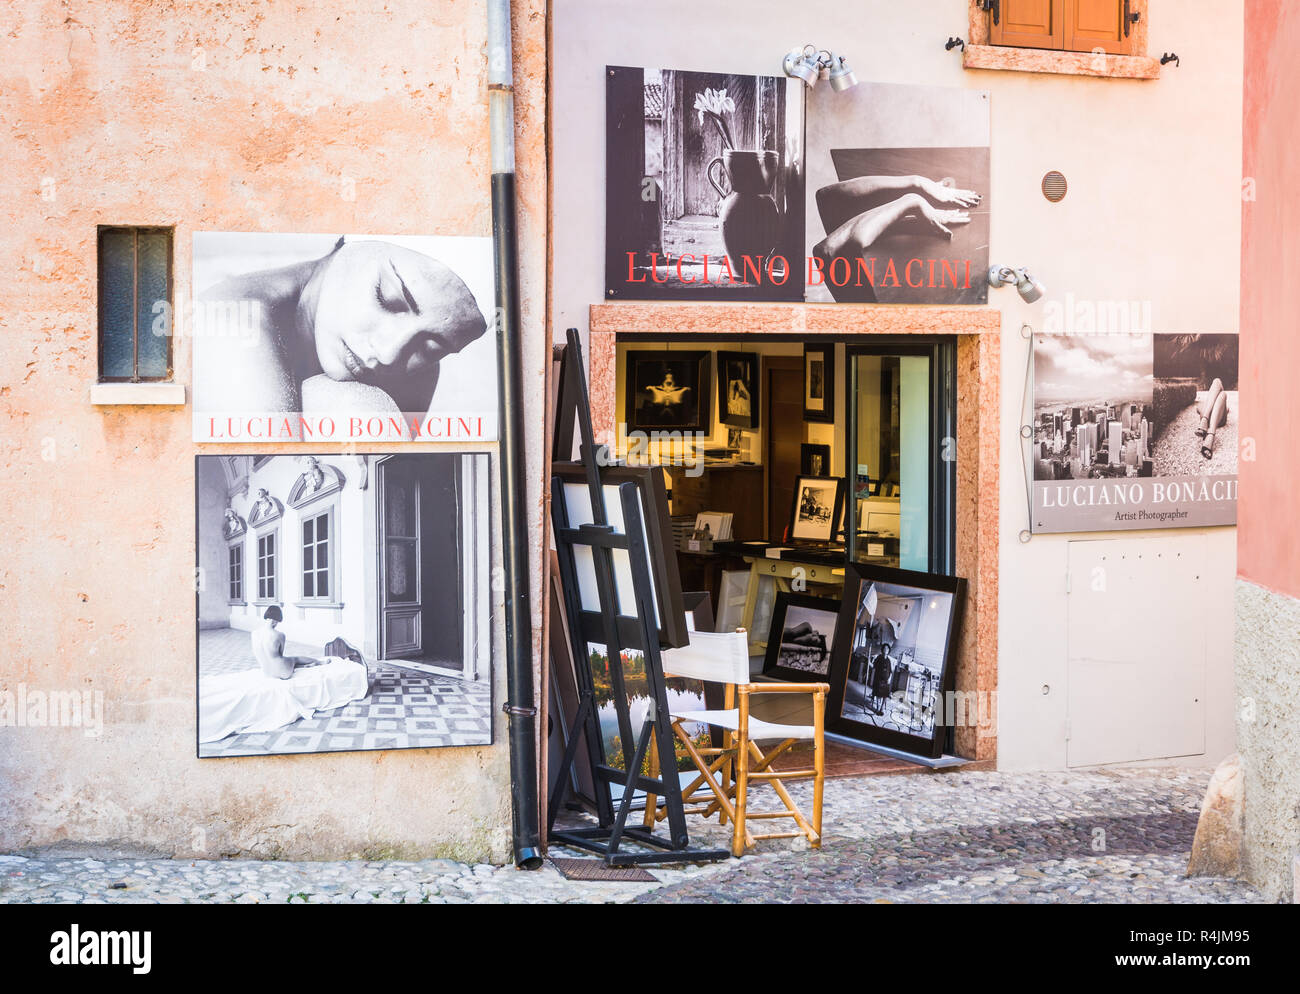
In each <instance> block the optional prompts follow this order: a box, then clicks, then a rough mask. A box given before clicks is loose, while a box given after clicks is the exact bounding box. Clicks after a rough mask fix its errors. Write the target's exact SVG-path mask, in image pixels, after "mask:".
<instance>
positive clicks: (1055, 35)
mask: <svg viewBox="0 0 1300 994" xmlns="http://www.w3.org/2000/svg"><path fill="white" fill-rule="evenodd" d="M982 6H983V8H984V9H985V10H987V11H988V19H989V27H988V30H989V44H991V45H1002V46H1005V47H1008V48H1042V49H1052V50H1056V51H1064V52H1104V53H1105V54H1107V55H1142V54H1144V53H1143V52H1142V51H1139V50H1138V38H1139V33H1138V31H1137V27H1138V25H1139V24H1140V23H1141V22H1142V20H1143V18H1145V17H1146V7H1147V5H1146V0H984V2H983V3H982Z"/></svg>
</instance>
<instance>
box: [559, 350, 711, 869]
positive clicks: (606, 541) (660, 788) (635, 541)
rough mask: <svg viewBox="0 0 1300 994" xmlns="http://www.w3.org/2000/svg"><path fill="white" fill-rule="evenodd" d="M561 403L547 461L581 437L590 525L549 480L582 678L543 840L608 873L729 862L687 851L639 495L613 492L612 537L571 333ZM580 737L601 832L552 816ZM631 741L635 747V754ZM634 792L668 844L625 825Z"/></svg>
mask: <svg viewBox="0 0 1300 994" xmlns="http://www.w3.org/2000/svg"><path fill="white" fill-rule="evenodd" d="M558 405H559V407H558V410H557V412H556V419H555V441H554V446H553V450H552V459H554V460H555V461H557V462H569V461H571V459H572V456H573V451H572V446H573V439H574V429H575V427H576V428H577V429H578V431H579V433H580V438H581V444H580V449H579V454H580V458H581V461H582V463H583V465H584V466H585V468H586V477H587V487H588V489H589V491H590V495H591V510H592V517H593V519H594V520H593V521H592V522H591V523H589V524H583V525H581V526H579V527H573V526H572V525H571V524H570V520H569V511H568V507H567V504H566V501H565V493H564V483H563V481H562V480H561V479H560V478H559V477H554V478H552V480H551V522H552V527H553V530H554V536H555V546H556V552H557V555H558V559H559V564H560V585H561V587H562V588H563V590H564V606H565V611H566V613H567V615H568V627H569V634H570V643H571V644H572V646H573V650H574V653H575V654H576V655H579V656H580V658H578V659H577V660H576V661H575V662H576V663H577V665H576V666H575V669H576V670H577V675H578V709H577V713H576V714H575V715H574V718H573V721H572V722H571V723H570V725H569V728H570V729H571V734H570V737H569V740H568V742H567V743H565V749H564V758H563V759H562V760H561V761H560V768H559V771H558V772H559V776H558V780H557V782H556V786H555V790H554V792H553V794H552V796H551V798H550V804H549V806H548V821H547V826H546V828H547V835H548V837H549V838H550V839H551V841H552V842H556V843H562V844H565V845H570V846H574V847H576V848H579V849H586V850H588V851H590V852H594V853H598V854H599V855H601V856H603V857H604V859H605V862H606V864H608V865H609V866H627V865H633V864H638V863H679V862H685V861H691V862H698V861H705V860H717V859H726V858H727V857H728V856H729V855H730V853H729V851H728V850H726V849H690V848H689V845H690V839H689V838H688V836H687V832H686V814H685V811H684V808H683V804H682V792H681V784H680V783H679V782H678V780H677V754H676V751H675V747H674V745H673V732H672V725H671V718H670V717H669V714H668V697H667V692H666V688H665V683H664V671H663V664H662V662H661V660H660V657H659V630H658V626H657V624H656V621H655V618H656V612H655V595H654V589H653V587H652V586H651V580H650V565H649V563H650V559H649V553H648V551H647V549H646V543H645V538H644V535H645V530H644V528H643V527H642V516H641V498H640V492H639V490H638V488H637V486H636V484H634V483H623V484H620V485H619V487H618V494H619V501H620V503H621V506H622V511H623V523H624V533H623V534H618V533H616V532H615V531H614V529H613V527H612V526H611V525H610V524H609V523H608V519H607V517H606V514H605V503H604V485H603V484H602V481H601V473H600V465H601V464H604V463H605V462H607V461H608V460H607V459H606V450H604V449H603V448H602V449H601V450H600V451H598V450H597V449H596V444H595V438H594V436H593V433H592V427H591V402H590V399H589V397H588V394H587V378H586V374H585V372H584V371H583V366H582V347H581V344H580V342H579V340H578V332H577V329H575V328H570V329H569V331H568V345H567V347H566V348H565V350H564V358H563V360H562V362H561V365H560V382H559V387H558ZM575 419H576V420H575ZM578 548H587V549H590V550H591V558H592V562H593V564H594V567H595V574H596V587H597V591H598V593H599V601H600V607H599V610H584V608H583V604H582V602H581V599H580V594H579V589H580V588H579V586H578V569H577V562H576V557H575V555H574V550H575V549H578ZM615 550H626V551H627V553H628V557H629V560H630V565H631V574H632V586H633V590H634V594H635V596H634V600H635V618H629V617H628V616H626V615H624V616H623V617H622V618H620V616H619V604H618V592H617V590H616V588H615V585H614V567H613V553H614V551H615ZM589 643H596V644H602V645H604V647H605V653H606V658H607V659H608V664H609V675H610V684H611V688H612V691H613V699H614V707H615V710H616V711H617V714H618V727H619V736H620V738H621V740H622V745H623V765H624V769H622V770H619V769H616V768H614V767H612V766H610V765H608V763H607V762H606V761H605V758H606V757H605V750H604V744H603V742H602V739H601V734H600V720H599V715H598V713H597V710H598V709H597V706H596V691H595V686H594V684H593V681H592V676H591V669H590V664H589V661H588V659H587V657H586V652H587V645H588V644H589ZM624 649H633V650H637V651H640V652H641V653H642V654H643V657H644V663H645V672H646V683H647V685H648V688H649V691H650V700H649V702H648V703H647V706H646V715H645V719H644V721H643V722H642V725H641V729H640V732H639V733H638V734H636V735H635V736H634V735H633V731H632V717H631V708H630V704H629V701H628V697H627V690H626V686H625V682H624V675H623V663H622V652H623V650H624ZM580 735H583V736H586V742H587V754H588V756H589V757H590V761H591V775H592V782H593V783H594V784H595V785H596V818H597V822H598V824H597V826H596V827H593V828H575V829H562V830H559V831H557V830H556V829H555V816H556V814H557V813H558V811H559V810H560V805H561V804H562V803H563V801H564V794H565V790H566V787H567V785H568V783H569V780H570V777H569V771H570V770H571V769H572V766H573V763H574V761H575V758H576V756H577V747H578V739H579V736H580ZM633 742H635V746H634V747H633V746H632V743H633ZM650 750H654V755H655V757H656V759H657V761H658V762H657V764H656V767H655V768H656V769H658V770H660V771H663V772H661V773H660V775H659V776H658V777H648V776H643V775H642V774H641V768H642V764H643V763H644V762H645V759H646V756H647V755H648V754H649V753H650ZM670 780H671V781H672V782H671V783H670V782H669V781H670ZM613 784H619V785H620V786H621V787H622V788H623V793H622V796H621V797H620V798H619V802H618V809H617V811H615V810H614V805H613V801H612V798H611V792H610V787H611V785H613ZM637 790H643V791H646V792H647V793H651V794H655V795H658V796H659V797H662V798H664V804H665V806H666V808H667V811H668V817H667V819H666V821H667V826H668V837H666V838H665V837H664V836H662V835H657V834H655V832H654V831H652V830H651V829H648V828H645V827H642V826H638V825H628V823H627V820H628V815H629V814H630V813H631V810H632V796H633V794H635V793H636V791H637ZM625 839H626V840H629V841H632V842H635V843H639V844H640V845H642V846H647V847H650V848H651V849H654V850H658V851H652V852H624V851H622V849H621V846H622V843H623V841H624V840H625Z"/></svg>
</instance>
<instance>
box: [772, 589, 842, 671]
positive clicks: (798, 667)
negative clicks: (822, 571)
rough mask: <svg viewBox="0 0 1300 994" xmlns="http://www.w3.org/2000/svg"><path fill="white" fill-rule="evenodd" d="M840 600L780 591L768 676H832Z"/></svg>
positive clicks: (773, 615)
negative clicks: (832, 658)
mask: <svg viewBox="0 0 1300 994" xmlns="http://www.w3.org/2000/svg"><path fill="white" fill-rule="evenodd" d="M839 614H840V602H839V601H837V600H833V599H830V598H824V597H811V596H809V595H807V594H794V593H787V592H786V591H780V592H778V593H777V595H776V605H775V607H774V608H773V610H772V623H771V627H770V629H769V631H768V635H767V655H766V657H765V658H764V660H763V673H764V674H765V675H766V676H770V677H775V678H777V679H781V680H789V681H792V682H794V683H818V682H822V681H825V680H826V679H827V678H828V677H829V676H830V671H831V657H832V654H833V652H834V649H835V626H836V624H837V622H838V620H839Z"/></svg>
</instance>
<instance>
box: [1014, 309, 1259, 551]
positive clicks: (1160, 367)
mask: <svg viewBox="0 0 1300 994" xmlns="http://www.w3.org/2000/svg"><path fill="white" fill-rule="evenodd" d="M1237 343H1238V338H1237V336H1236V335H1232V334H1187V335H1164V334H1161V335H1149V334H1136V335H1130V334H1120V335H1100V334H1099V335H1047V334H1039V335H1035V336H1034V421H1033V425H1032V426H1031V428H1032V432H1033V438H1032V442H1031V443H1030V447H1031V456H1032V462H1031V465H1032V466H1033V511H1032V517H1031V530H1032V531H1035V532H1077V531H1112V530H1124V529H1135V528H1190V527H1196V526H1205V525H1233V524H1236V521H1237V456H1238V444H1239V443H1238V437H1237V416H1238V394H1237Z"/></svg>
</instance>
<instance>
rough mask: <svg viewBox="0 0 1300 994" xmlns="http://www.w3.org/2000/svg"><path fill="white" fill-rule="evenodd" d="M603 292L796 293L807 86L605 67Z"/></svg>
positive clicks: (615, 295) (644, 295)
mask: <svg viewBox="0 0 1300 994" xmlns="http://www.w3.org/2000/svg"><path fill="white" fill-rule="evenodd" d="M606 84H607V85H606V177H605V182H606V188H605V190H606V193H605V204H606V213H605V217H606V221H605V256H606V260H605V286H606V296H607V298H609V299H611V300H647V299H677V300H800V299H802V297H803V282H804V277H803V259H802V256H803V243H804V235H803V227H804V182H803V133H804V123H803V114H804V100H803V92H802V89H803V84H802V83H799V82H798V81H796V80H791V79H787V78H786V77H784V76H781V77H776V76H746V75H737V74H734V73H710V72H685V71H676V70H670V69H642V68H627V67H622V66H610V67H608V68H607V71H606Z"/></svg>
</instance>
